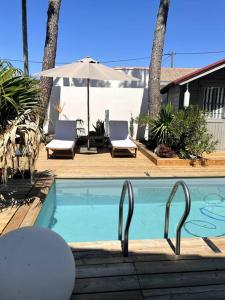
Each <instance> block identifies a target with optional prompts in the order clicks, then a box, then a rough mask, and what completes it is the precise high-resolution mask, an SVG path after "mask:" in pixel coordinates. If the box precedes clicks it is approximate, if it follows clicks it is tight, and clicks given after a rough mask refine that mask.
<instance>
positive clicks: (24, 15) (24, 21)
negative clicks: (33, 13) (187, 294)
mask: <svg viewBox="0 0 225 300" xmlns="http://www.w3.org/2000/svg"><path fill="white" fill-rule="evenodd" d="M22 32H23V61H24V74H25V75H27V76H28V75H29V65H28V42H27V2H26V0H22Z"/></svg>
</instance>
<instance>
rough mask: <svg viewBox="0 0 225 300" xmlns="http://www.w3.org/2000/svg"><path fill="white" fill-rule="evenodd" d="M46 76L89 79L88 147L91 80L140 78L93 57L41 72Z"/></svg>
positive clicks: (134, 79)
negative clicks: (106, 64) (101, 62)
mask: <svg viewBox="0 0 225 300" xmlns="http://www.w3.org/2000/svg"><path fill="white" fill-rule="evenodd" d="M39 75H40V76H45V77H63V78H78V79H86V80H87V115H88V120H87V121H88V122H87V123H88V149H89V148H90V139H89V123H90V113H89V86H90V80H92V79H93V80H118V81H137V80H138V79H137V78H135V77H132V76H130V75H127V74H125V73H124V72H120V71H117V70H114V69H112V68H110V67H107V66H105V65H103V64H100V63H99V62H97V61H96V60H94V59H92V58H91V57H89V56H88V57H85V58H83V59H81V60H79V61H77V62H74V63H72V64H67V65H64V66H61V67H56V68H53V69H48V70H45V71H42V72H40V73H39Z"/></svg>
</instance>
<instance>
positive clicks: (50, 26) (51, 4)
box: [40, 0, 61, 125]
mask: <svg viewBox="0 0 225 300" xmlns="http://www.w3.org/2000/svg"><path fill="white" fill-rule="evenodd" d="M60 6H61V0H49V1H48V13H47V14H48V18H47V28H46V39H45V48H44V58H43V64H42V70H47V69H51V68H54V67H55V58H56V50H57V39H58V20H59V12H60ZM52 84H53V79H52V78H48V77H41V80H40V88H41V92H40V102H41V103H40V104H41V113H40V119H41V120H40V123H41V125H43V122H44V119H45V114H46V111H47V108H48V103H49V99H50V95H51V90H52Z"/></svg>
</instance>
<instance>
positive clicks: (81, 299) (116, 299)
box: [70, 290, 143, 300]
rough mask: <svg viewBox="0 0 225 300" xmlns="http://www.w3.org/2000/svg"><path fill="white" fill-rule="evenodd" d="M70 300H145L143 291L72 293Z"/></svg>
mask: <svg viewBox="0 0 225 300" xmlns="http://www.w3.org/2000/svg"><path fill="white" fill-rule="evenodd" d="M70 300H143V296H142V293H141V291H139V290H138V291H122V292H113V293H97V294H80V295H72V296H71V298H70Z"/></svg>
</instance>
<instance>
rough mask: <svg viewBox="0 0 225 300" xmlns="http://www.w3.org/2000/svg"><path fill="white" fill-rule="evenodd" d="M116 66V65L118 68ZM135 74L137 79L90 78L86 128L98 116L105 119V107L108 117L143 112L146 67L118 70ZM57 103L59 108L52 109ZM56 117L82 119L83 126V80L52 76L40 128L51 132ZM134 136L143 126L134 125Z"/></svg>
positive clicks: (141, 133) (141, 132)
mask: <svg viewBox="0 0 225 300" xmlns="http://www.w3.org/2000/svg"><path fill="white" fill-rule="evenodd" d="M118 69H119V68H118ZM121 70H123V71H125V72H126V73H128V74H130V75H132V76H134V77H137V78H139V79H140V81H137V82H131V83H129V82H117V81H107V82H103V81H92V82H91V88H90V125H91V126H90V130H93V129H94V128H93V127H92V124H95V123H96V121H97V120H98V119H100V120H103V121H104V120H105V111H106V110H109V119H110V120H127V121H128V122H129V121H130V119H131V115H132V116H133V117H134V118H136V117H137V116H139V115H140V114H146V113H147V107H148V88H147V86H148V69H147V68H125V69H121V68H120V69H119V71H121ZM56 106H60V108H61V110H62V111H61V112H60V113H59V112H57V111H56ZM57 119H61V120H77V119H82V120H83V121H84V128H85V129H86V130H87V88H86V82H85V80H73V79H67V78H64V79H63V78H61V79H59V78H56V79H54V84H53V89H52V94H51V99H50V105H49V108H48V112H47V115H46V122H45V125H44V131H45V132H46V133H54V125H55V122H56V120H57ZM134 129H135V130H134V138H142V137H143V136H144V134H145V129H144V128H137V124H135V125H134Z"/></svg>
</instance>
